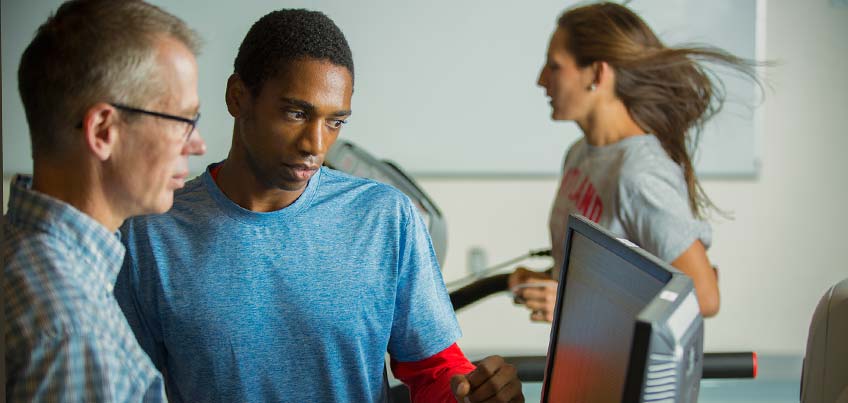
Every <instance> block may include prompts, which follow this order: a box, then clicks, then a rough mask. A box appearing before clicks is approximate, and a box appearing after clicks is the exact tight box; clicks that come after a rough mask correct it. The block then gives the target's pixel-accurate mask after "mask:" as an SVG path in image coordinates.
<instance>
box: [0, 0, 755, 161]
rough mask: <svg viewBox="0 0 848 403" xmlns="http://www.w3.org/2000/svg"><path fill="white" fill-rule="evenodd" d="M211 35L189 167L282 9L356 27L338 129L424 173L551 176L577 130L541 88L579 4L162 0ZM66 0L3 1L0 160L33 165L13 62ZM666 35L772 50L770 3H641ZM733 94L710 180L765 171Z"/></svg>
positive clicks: (731, 89)
mask: <svg viewBox="0 0 848 403" xmlns="http://www.w3.org/2000/svg"><path fill="white" fill-rule="evenodd" d="M152 3H154V4H157V5H160V6H162V7H163V8H164V9H166V10H167V11H169V12H171V13H173V14H175V15H177V16H179V17H181V18H183V19H184V20H185V21H186V22H188V24H189V25H190V26H192V27H193V28H195V29H196V30H197V31H198V32H199V33H200V34H201V36H202V37H203V39H204V40H205V45H204V48H203V52H202V54H201V55H200V57H199V59H198V63H199V65H200V77H199V83H200V84H199V85H200V87H199V92H200V99H201V104H202V106H201V112H202V114H203V119H202V120H201V122H200V125H199V129H200V131H201V134H202V135H203V137H204V139H205V140H206V142H207V145H208V152H207V154H206V155H205V156H203V157H199V158H194V159H193V160H191V162H190V167H191V169H192V171H193V172H200V171H202V170H203V169H204V168H205V166H206V165H207V164H208V163H210V162H213V161H218V160H221V159H223V158H225V157H226V155H227V152H228V150H229V145H230V139H231V135H232V119H231V118H230V116H229V115H228V114H227V111H226V108H225V104H224V88H225V84H226V81H227V77H228V76H229V75H230V74H231V73H232V64H233V59H234V58H235V55H236V51H237V49H238V45H239V44H240V42H241V40H242V39H243V37H244V35H245V34H246V33H247V30H248V29H249V27H250V26H251V24H252V23H253V22H255V21H256V20H257V19H258V18H260V17H261V16H262V15H264V14H266V13H267V12H269V11H271V10H272V9H274V8H283V7H303V8H309V9H314V10H320V11H323V12H325V13H326V14H327V15H329V16H330V17H331V18H333V20H335V22H336V23H337V24H338V25H339V27H340V28H341V29H342V31H343V32H344V33H345V35H346V36H347V39H348V42H349V43H350V46H351V48H352V50H353V56H354V64H355V70H356V77H355V89H354V95H353V100H352V107H353V116H352V117H351V119H350V123H349V124H348V125H347V126H346V127H345V128H344V129H343V130H342V134H341V135H342V136H343V137H344V138H346V139H348V140H350V141H353V142H354V143H356V144H358V145H360V146H362V147H364V148H365V149H367V150H369V151H370V152H372V153H373V154H375V155H377V156H380V157H382V158H389V159H392V160H394V161H396V162H397V163H398V164H399V165H400V166H402V167H404V168H405V169H406V170H407V171H409V172H411V173H412V174H413V175H415V176H418V177H487V176H492V177H498V176H518V177H522V176H529V177H532V176H554V175H557V174H558V173H559V170H560V167H561V163H562V158H563V155H564V152H565V150H566V149H567V147H568V146H569V145H570V144H571V143H573V142H574V141H575V140H577V139H578V138H579V137H580V136H581V134H580V131H579V129H578V128H577V126H576V125H575V124H573V123H570V122H552V121H551V120H550V106H549V105H548V103H547V99H546V98H545V96H544V90H543V89H541V88H539V87H537V86H536V85H535V83H536V79H537V76H538V73H539V70H540V69H541V66H542V64H543V62H544V59H545V52H546V48H547V44H548V40H549V38H550V35H551V33H552V32H553V30H554V29H555V27H556V20H557V18H558V17H559V15H560V14H561V12H562V11H563V10H564V9H565V8H566V7H569V6H571V5H573V4H574V3H573V2H563V1H550V0H534V1H533V2H516V1H507V0H497V1H494V0H433V1H410V0H369V1H356V2H353V1H344V0H323V1H321V0H316V1H275V2H269V1H262V0H240V1H238V2H234V1H220V2H217V1H216V2H209V1H203V0H154V1H152ZM58 4H60V1H56V0H40V1H33V0H30V1H24V0H8V1H7V0H3V2H2V43H3V47H2V52H3V54H2V57H3V58H2V68H3V81H2V86H3V170H4V173H5V175H7V176H8V175H10V174H13V173H16V172H31V171H32V168H31V166H32V162H31V159H30V148H29V136H28V132H27V126H26V120H25V117H24V112H23V107H22V106H21V103H20V97H19V96H18V93H17V79H16V76H17V66H18V63H19V61H20V56H21V53H22V52H23V49H24V48H25V47H26V45H27V44H28V43H29V41H30V40H31V38H32V35H33V34H34V32H35V29H36V28H37V27H38V25H39V24H41V23H42V22H43V21H44V20H45V19H46V18H47V16H48V15H49V14H50V13H51V12H52V11H53V10H55V9H56V7H57V6H58ZM628 6H629V7H631V8H633V9H634V10H636V11H637V12H639V13H640V14H641V15H642V16H643V17H644V18H645V20H646V21H647V22H648V23H649V25H651V26H652V27H653V28H654V29H655V31H656V32H657V33H658V34H659V35H660V37H661V38H662V39H663V40H664V41H665V42H666V43H667V44H678V43H683V42H703V43H709V44H712V45H716V46H719V47H722V48H724V49H726V50H728V51H730V52H732V53H734V54H736V55H739V56H742V57H746V58H752V59H753V58H757V57H758V56H760V54H759V52H761V51H762V46H761V45H760V43H761V42H762V39H763V38H762V36H761V35H759V33H760V32H764V29H763V27H762V24H761V23H760V21H764V19H763V18H762V16H764V12H765V10H764V9H763V8H764V0H711V1H702V0H635V1H632V2H630V3H629V4H628ZM723 77H724V80H725V83H726V85H727V88H728V93H729V96H730V102H728V103H727V104H726V105H725V109H724V111H723V112H722V114H721V115H719V117H718V118H716V119H714V120H713V121H712V122H711V123H710V124H709V125H708V126H707V128H706V130H705V132H704V134H703V136H702V141H701V147H700V152H699V153H698V154H697V156H696V167H697V168H696V169H697V171H698V173H699V174H700V175H702V176H734V177H754V176H756V174H757V172H758V169H759V168H758V167H759V156H758V150H757V137H758V135H757V127H759V126H760V125H758V124H756V123H757V119H758V115H759V111H758V108H756V107H755V106H756V102H757V101H756V95H755V94H756V92H757V91H756V89H755V87H754V85H753V84H752V83H751V82H749V81H746V80H744V79H741V78H739V77H734V76H732V75H731V76H729V75H727V74H726V72H725V73H723Z"/></svg>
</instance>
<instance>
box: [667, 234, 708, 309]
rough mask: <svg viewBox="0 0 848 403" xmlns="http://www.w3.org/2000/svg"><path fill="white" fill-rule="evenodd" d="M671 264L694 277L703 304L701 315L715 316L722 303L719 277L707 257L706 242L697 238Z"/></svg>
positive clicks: (699, 301)
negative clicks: (703, 242)
mask: <svg viewBox="0 0 848 403" xmlns="http://www.w3.org/2000/svg"><path fill="white" fill-rule="evenodd" d="M671 265H672V266H674V267H675V268H676V269H678V270H680V271H682V272H683V273H686V275H688V276H689V277H690V278H692V282H693V283H695V294H696V295H697V296H698V304H699V305H700V306H701V315H703V316H704V317H706V318H708V317H710V316H715V314H717V313H718V308H719V305H720V298H719V292H718V277H717V276H716V272H715V270H713V266H712V265H711V264H710V260H709V258H707V250H706V249H705V248H704V244H702V243H701V241H700V240H695V242H693V243H692V245H691V246H689V248H688V249H686V250H685V251H684V252H683V253H682V254H681V255H680V256H678V257H677V259H674V261H672V262H671Z"/></svg>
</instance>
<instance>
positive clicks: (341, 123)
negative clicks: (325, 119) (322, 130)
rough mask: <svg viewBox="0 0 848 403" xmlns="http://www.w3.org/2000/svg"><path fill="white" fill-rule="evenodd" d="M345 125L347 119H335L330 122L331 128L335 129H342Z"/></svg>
mask: <svg viewBox="0 0 848 403" xmlns="http://www.w3.org/2000/svg"><path fill="white" fill-rule="evenodd" d="M345 124H347V120H346V119H333V120H330V121H329V126H330V127H332V128H333V129H341V127H342V126H344V125H345Z"/></svg>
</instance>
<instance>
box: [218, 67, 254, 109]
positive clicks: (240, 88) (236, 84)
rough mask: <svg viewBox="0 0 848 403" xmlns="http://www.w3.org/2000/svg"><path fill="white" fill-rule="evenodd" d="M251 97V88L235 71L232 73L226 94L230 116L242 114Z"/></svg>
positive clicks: (228, 80)
mask: <svg viewBox="0 0 848 403" xmlns="http://www.w3.org/2000/svg"><path fill="white" fill-rule="evenodd" d="M249 97H250V90H249V89H248V88H247V86H246V85H245V84H244V81H242V80H241V77H239V75H238V74H235V73H233V74H231V75H230V78H229V79H227V91H226V92H225V95H224V98H225V100H226V102H227V111H228V112H230V116H232V117H234V118H237V117H239V116H241V114H242V112H243V111H244V108H245V107H246V105H247V103H248V102H250V101H249Z"/></svg>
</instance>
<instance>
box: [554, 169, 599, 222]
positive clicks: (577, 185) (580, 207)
mask: <svg viewBox="0 0 848 403" xmlns="http://www.w3.org/2000/svg"><path fill="white" fill-rule="evenodd" d="M561 186H562V188H561V191H560V194H562V195H565V197H567V198H568V200H570V201H571V203H572V205H573V206H574V210H576V211H575V212H578V213H580V214H582V215H583V216H585V217H586V218H588V219H590V220H592V221H594V222H598V220H600V219H601V214H602V213H603V211H604V204H603V202H602V201H601V198H600V195H598V192H597V190H596V189H595V185H593V184H592V182H591V181H590V180H589V175H584V174H583V173H582V172H580V170H579V169H577V168H570V169H568V170H567V171H566V172H565V174H564V175H563V176H562V185H561Z"/></svg>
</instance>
